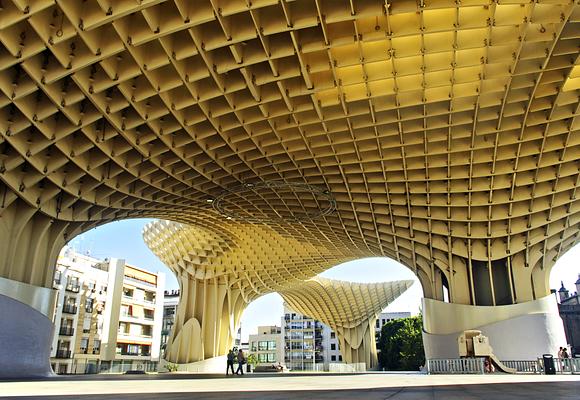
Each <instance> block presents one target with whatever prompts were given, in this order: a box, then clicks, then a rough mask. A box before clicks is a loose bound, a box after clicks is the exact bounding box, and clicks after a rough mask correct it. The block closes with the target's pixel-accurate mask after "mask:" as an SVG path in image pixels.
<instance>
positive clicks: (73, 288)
mask: <svg viewBox="0 0 580 400" xmlns="http://www.w3.org/2000/svg"><path fill="white" fill-rule="evenodd" d="M80 289H81V286H80V285H79V284H78V283H68V284H67V285H66V290H67V292H73V293H78V292H79V290H80Z"/></svg>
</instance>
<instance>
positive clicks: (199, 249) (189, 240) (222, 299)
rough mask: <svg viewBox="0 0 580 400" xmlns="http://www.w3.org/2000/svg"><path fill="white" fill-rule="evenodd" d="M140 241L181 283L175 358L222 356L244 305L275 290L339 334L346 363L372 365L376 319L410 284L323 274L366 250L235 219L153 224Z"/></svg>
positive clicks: (170, 355)
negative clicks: (217, 222)
mask: <svg viewBox="0 0 580 400" xmlns="http://www.w3.org/2000/svg"><path fill="white" fill-rule="evenodd" d="M143 238H144V240H145V243H146V244H147V246H148V247H149V248H150V249H151V251H153V252H154V253H155V254H156V255H157V256H158V257H159V258H160V259H161V260H162V261H163V262H164V263H165V264H166V265H167V266H168V267H169V268H170V269H171V270H172V271H173V272H174V273H175V275H176V276H177V279H178V281H179V284H180V288H181V293H182V298H181V299H180V303H179V309H178V312H177V318H176V323H175V325H174V328H173V331H172V337H171V339H170V340H169V346H168V351H167V353H166V359H168V360H170V361H173V362H179V363H189V362H193V361H200V360H204V359H206V358H209V357H215V356H217V355H223V354H225V353H226V352H227V349H228V348H230V347H231V343H232V340H233V338H234V337H235V331H236V327H237V325H238V323H239V321H240V317H241V314H242V312H243V310H244V308H245V307H246V305H247V304H249V303H250V302H251V301H253V300H255V299H256V298H258V297H259V296H262V295H264V294H267V293H272V292H278V293H280V294H281V295H282V297H283V298H284V300H285V301H286V302H287V303H288V304H290V305H291V307H292V308H293V309H295V310H297V311H299V312H302V313H304V314H305V315H309V316H311V317H313V318H316V319H318V320H320V321H322V322H324V323H326V324H327V325H329V326H330V327H331V328H333V329H334V330H335V331H336V332H337V334H338V338H339V341H340V346H341V347H340V348H341V352H342V354H343V356H344V357H345V360H346V362H365V363H367V366H368V367H369V368H373V367H374V366H375V365H376V358H377V357H376V347H375V345H374V344H375V339H374V324H375V320H376V317H377V315H378V314H379V313H380V312H381V311H382V310H383V309H384V308H385V307H386V306H387V305H388V304H390V303H391V302H392V301H394V300H395V299H396V298H397V297H398V296H400V295H401V294H402V293H403V292H404V291H405V290H406V289H407V288H409V287H410V286H411V285H412V284H413V281H410V280H409V281H396V282H382V283H374V284H360V283H350V282H343V281H336V280H330V279H325V278H322V277H320V276H317V274H319V273H320V272H322V271H324V270H326V269H328V268H330V267H331V266H333V265H336V264H339V263H342V262H345V261H348V260H353V259H356V258H359V257H364V256H366V255H368V254H365V253H357V252H356V250H355V249H349V248H347V247H342V246H339V247H337V246H333V245H331V243H330V242H327V241H323V242H320V243H319V244H317V245H315V244H313V243H308V242H307V243H304V242H301V241H300V240H297V239H296V238H294V237H287V236H285V235H280V234H279V233H277V232H275V231H274V230H272V229H271V228H268V227H259V226H249V225H247V224H240V223H235V222H234V223H230V224H224V226H221V227H219V229H214V227H212V226H211V224H207V225H206V226H205V227H201V226H199V225H197V226H196V225H186V224H179V223H175V222H168V221H155V222H152V223H150V224H147V225H146V227H145V229H144V231H143ZM232 322H233V324H232ZM216 332H217V334H216Z"/></svg>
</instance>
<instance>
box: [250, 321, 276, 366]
mask: <svg viewBox="0 0 580 400" xmlns="http://www.w3.org/2000/svg"><path fill="white" fill-rule="evenodd" d="M248 343H249V346H250V349H249V354H255V355H256V357H257V359H258V365H259V366H262V365H264V366H267V365H277V364H284V337H283V336H282V328H281V327H279V326H258V333H257V334H255V335H250V336H249V340H248Z"/></svg>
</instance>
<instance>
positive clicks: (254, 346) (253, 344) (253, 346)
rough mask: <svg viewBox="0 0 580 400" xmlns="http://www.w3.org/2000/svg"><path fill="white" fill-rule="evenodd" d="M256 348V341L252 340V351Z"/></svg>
mask: <svg viewBox="0 0 580 400" xmlns="http://www.w3.org/2000/svg"><path fill="white" fill-rule="evenodd" d="M256 350H257V346H256V342H252V351H256Z"/></svg>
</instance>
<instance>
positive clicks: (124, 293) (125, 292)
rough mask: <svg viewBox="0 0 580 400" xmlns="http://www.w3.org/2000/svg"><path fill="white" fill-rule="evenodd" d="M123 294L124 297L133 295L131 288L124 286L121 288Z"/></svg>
mask: <svg viewBox="0 0 580 400" xmlns="http://www.w3.org/2000/svg"><path fill="white" fill-rule="evenodd" d="M123 296H124V297H133V289H129V288H126V287H124V288H123Z"/></svg>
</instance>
